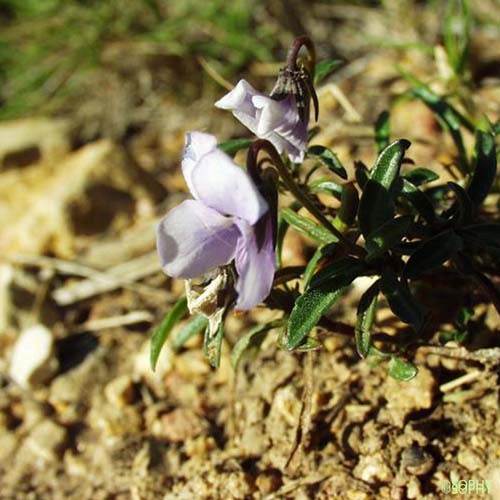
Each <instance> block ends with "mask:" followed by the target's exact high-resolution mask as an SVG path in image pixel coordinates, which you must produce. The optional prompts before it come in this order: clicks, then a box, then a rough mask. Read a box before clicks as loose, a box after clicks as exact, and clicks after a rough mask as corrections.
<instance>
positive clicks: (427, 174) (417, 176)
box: [401, 168, 439, 186]
mask: <svg viewBox="0 0 500 500" xmlns="http://www.w3.org/2000/svg"><path fill="white" fill-rule="evenodd" d="M401 177H402V178H403V179H406V180H407V181H410V182H411V183H412V184H413V185H414V186H421V185H422V184H427V183H429V182H432V181H436V180H438V179H439V175H438V174H436V172H433V171H432V170H429V169H428V168H415V169H413V170H410V171H409V172H405V173H404V174H401Z"/></svg>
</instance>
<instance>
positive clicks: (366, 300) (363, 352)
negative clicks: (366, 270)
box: [354, 280, 380, 358]
mask: <svg viewBox="0 0 500 500" xmlns="http://www.w3.org/2000/svg"><path fill="white" fill-rule="evenodd" d="M379 287H380V280H377V281H376V282H375V283H374V284H373V285H372V286H371V287H370V288H368V290H367V291H366V292H365V293H364V294H363V296H362V297H361V299H360V301H359V304H358V312H357V322H356V328H355V330H354V332H355V338H356V348H357V350H358V354H359V355H360V356H361V357H362V358H366V357H367V356H368V354H369V353H370V348H371V345H372V340H371V336H372V326H373V322H374V321H375V314H376V312H377V302H378V294H379Z"/></svg>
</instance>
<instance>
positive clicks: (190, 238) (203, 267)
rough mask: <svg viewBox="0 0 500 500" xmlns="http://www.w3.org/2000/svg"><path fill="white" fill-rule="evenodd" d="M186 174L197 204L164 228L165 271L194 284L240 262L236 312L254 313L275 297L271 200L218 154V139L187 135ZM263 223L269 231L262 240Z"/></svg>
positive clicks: (178, 211) (178, 210) (169, 218)
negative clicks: (259, 229) (258, 233)
mask: <svg viewBox="0 0 500 500" xmlns="http://www.w3.org/2000/svg"><path fill="white" fill-rule="evenodd" d="M182 172H183V174H184V178H185V180H186V183H187V185H188V187H189V190H190V191H191V194H192V195H193V197H194V200H186V201H184V202H183V203H181V204H180V205H178V206H177V207H175V208H173V209H172V210H171V211H170V212H169V213H168V214H167V215H166V216H165V217H164V218H163V219H162V220H161V222H160V224H159V226H158V233H157V248H158V254H159V256H160V260H161V265H162V268H163V271H164V272H165V273H166V274H168V275H169V276H173V277H175V278H184V279H192V278H196V277H198V276H201V275H203V274H205V273H207V272H208V271H210V270H212V269H214V268H216V267H220V266H224V265H226V264H229V263H230V262H231V261H233V260H234V262H235V267H236V272H237V274H238V279H237V282H236V285H235V289H236V292H237V293H238V299H237V302H236V308H237V309H240V310H248V309H251V308H252V307H254V306H255V305H257V304H258V303H260V302H262V301H263V300H264V299H265V298H266V297H267V296H268V295H269V292H270V290H271V286H272V282H273V277H274V272H275V254H274V246H273V235H272V232H273V231H272V221H271V217H270V214H269V206H268V204H267V202H266V200H265V199H264V198H263V197H262V195H261V194H260V193H259V191H258V189H257V187H256V186H255V184H254V182H253V181H252V179H251V178H250V176H249V175H248V174H247V173H246V172H245V171H244V170H243V169H241V168H240V167H238V165H236V164H235V163H234V162H233V161H232V160H231V158H230V157H229V156H228V155H226V154H225V153H223V152H222V151H221V150H219V149H217V141H216V139H215V137H214V136H213V135H210V134H204V133H202V132H191V133H189V134H187V135H186V146H185V149H184V158H183V161H182ZM263 218H264V219H263ZM259 221H260V222H259ZM257 222H259V227H262V229H263V230H264V237H263V238H259V240H257V236H256V224H257ZM258 241H259V242H258Z"/></svg>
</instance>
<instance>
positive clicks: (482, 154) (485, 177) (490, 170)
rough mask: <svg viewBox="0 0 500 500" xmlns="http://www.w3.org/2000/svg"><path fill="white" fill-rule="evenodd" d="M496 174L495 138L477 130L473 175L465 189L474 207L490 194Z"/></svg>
mask: <svg viewBox="0 0 500 500" xmlns="http://www.w3.org/2000/svg"><path fill="white" fill-rule="evenodd" d="M496 173H497V155H496V147H495V138H494V136H493V135H492V134H490V133H488V132H483V131H481V130H477V131H476V146H475V161H474V173H473V175H472V179H471V182H470V184H469V186H468V188H467V194H468V195H469V197H470V198H471V200H472V201H473V202H474V203H475V204H476V205H480V204H481V203H482V202H483V201H484V199H485V198H486V196H487V195H488V193H489V192H490V189H491V186H492V185H493V182H494V180H495V176H496Z"/></svg>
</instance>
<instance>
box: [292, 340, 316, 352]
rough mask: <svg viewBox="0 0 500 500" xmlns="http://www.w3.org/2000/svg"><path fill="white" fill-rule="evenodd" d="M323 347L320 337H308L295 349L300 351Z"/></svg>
mask: <svg viewBox="0 0 500 500" xmlns="http://www.w3.org/2000/svg"><path fill="white" fill-rule="evenodd" d="M320 347H321V344H320V343H319V341H318V339H315V338H314V337H306V338H305V339H304V340H303V341H302V342H301V344H300V345H298V346H297V347H296V348H295V350H296V351H299V352H308V351H316V350H318V349H319V348H320Z"/></svg>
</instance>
